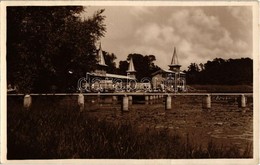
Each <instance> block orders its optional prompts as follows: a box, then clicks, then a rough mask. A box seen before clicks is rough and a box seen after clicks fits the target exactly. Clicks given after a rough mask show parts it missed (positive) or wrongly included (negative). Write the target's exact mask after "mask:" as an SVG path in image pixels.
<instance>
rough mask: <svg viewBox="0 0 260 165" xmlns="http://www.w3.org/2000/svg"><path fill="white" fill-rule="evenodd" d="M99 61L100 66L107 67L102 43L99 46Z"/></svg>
mask: <svg viewBox="0 0 260 165" xmlns="http://www.w3.org/2000/svg"><path fill="white" fill-rule="evenodd" d="M97 60H98V65H102V66H107V65H106V63H105V58H104V55H103V51H102V48H101V42H100V44H99V49H98V52H97Z"/></svg>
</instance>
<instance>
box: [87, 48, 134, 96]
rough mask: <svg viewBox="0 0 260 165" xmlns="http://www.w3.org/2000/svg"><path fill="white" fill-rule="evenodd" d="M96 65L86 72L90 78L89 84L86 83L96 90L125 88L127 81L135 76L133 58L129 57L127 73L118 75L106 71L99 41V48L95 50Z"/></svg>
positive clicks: (131, 80)
mask: <svg viewBox="0 0 260 165" xmlns="http://www.w3.org/2000/svg"><path fill="white" fill-rule="evenodd" d="M96 58H97V66H96V70H95V71H93V72H91V73H87V76H88V77H89V78H90V84H88V85H89V86H90V87H89V88H90V89H91V90H93V89H95V90H97V91H104V90H114V89H125V88H127V85H128V84H127V82H133V81H135V80H136V78H135V73H136V71H135V69H134V64H133V60H132V59H130V62H129V67H128V70H127V75H118V74H111V73H107V71H106V69H107V65H106V63H105V58H104V55H103V51H102V47H101V43H100V45H99V49H98V50H97V56H96Z"/></svg>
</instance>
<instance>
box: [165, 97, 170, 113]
mask: <svg viewBox="0 0 260 165" xmlns="http://www.w3.org/2000/svg"><path fill="white" fill-rule="evenodd" d="M165 109H166V110H170V109H172V97H171V96H170V95H168V96H167V97H166V101H165Z"/></svg>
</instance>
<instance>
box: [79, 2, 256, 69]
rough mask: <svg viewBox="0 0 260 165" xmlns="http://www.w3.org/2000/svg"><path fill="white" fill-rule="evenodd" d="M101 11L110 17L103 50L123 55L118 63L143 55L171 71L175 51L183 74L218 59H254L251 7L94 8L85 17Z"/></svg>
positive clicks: (88, 10) (107, 18) (83, 14)
mask: <svg viewBox="0 0 260 165" xmlns="http://www.w3.org/2000/svg"><path fill="white" fill-rule="evenodd" d="M98 9H105V11H104V13H103V15H104V16H106V18H105V22H104V23H105V24H106V34H105V37H103V38H102V39H101V43H102V49H103V50H104V51H107V52H109V53H114V54H115V55H116V56H117V60H116V62H117V65H118V62H119V61H120V60H126V57H127V55H128V54H130V53H139V54H142V55H155V57H156V62H155V64H156V65H158V66H159V67H161V68H164V69H168V65H169V64H170V61H171V58H172V54H173V51H174V47H176V50H177V56H178V60H179V64H180V65H182V68H181V69H182V70H187V67H188V66H189V65H190V64H191V63H197V64H199V63H206V62H207V61H208V60H213V59H214V58H223V59H230V58H242V57H250V58H253V55H252V49H253V48H252V43H253V39H252V8H251V7H247V6H217V7H210V6H195V7H194V6H191V7H189V6H187V7H185V6H88V7H86V9H85V12H84V13H82V16H83V17H89V16H92V15H93V13H94V12H95V11H97V10H98Z"/></svg>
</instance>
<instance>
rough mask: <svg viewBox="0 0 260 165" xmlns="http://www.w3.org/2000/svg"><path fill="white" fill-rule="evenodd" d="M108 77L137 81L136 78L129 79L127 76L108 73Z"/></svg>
mask: <svg viewBox="0 0 260 165" xmlns="http://www.w3.org/2000/svg"><path fill="white" fill-rule="evenodd" d="M106 77H111V78H120V79H131V80H135V78H131V77H127V76H125V75H119V74H110V73H107V74H106Z"/></svg>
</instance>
